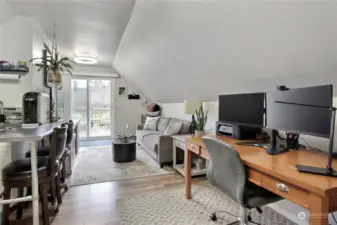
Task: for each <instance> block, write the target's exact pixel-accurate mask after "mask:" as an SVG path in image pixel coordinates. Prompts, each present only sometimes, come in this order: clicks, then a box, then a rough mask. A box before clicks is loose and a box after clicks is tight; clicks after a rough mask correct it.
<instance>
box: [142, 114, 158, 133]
mask: <svg viewBox="0 0 337 225" xmlns="http://www.w3.org/2000/svg"><path fill="white" fill-rule="evenodd" d="M158 121H159V116H158V117H149V116H148V117H146V121H145V124H144V128H143V129H144V130H157V123H158Z"/></svg>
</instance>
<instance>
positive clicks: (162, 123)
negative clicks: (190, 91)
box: [136, 117, 190, 167]
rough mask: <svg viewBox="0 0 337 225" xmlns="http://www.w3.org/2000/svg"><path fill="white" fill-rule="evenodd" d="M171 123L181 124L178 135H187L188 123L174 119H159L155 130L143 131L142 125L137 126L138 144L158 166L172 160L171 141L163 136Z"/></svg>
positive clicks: (167, 136)
mask: <svg viewBox="0 0 337 225" xmlns="http://www.w3.org/2000/svg"><path fill="white" fill-rule="evenodd" d="M171 123H182V124H183V125H182V128H181V130H180V134H188V133H189V130H190V122H189V121H185V120H180V119H176V118H169V117H160V118H159V120H158V123H157V129H156V130H143V125H140V124H138V125H137V131H136V137H137V144H139V145H140V146H141V147H142V148H143V149H144V150H145V151H146V152H147V153H148V154H149V155H150V156H151V157H152V158H153V159H154V160H155V161H156V162H157V163H158V164H159V165H160V167H162V166H163V164H165V163H171V162H172V160H173V147H172V144H173V141H172V137H171V136H169V135H164V132H165V130H166V128H167V126H168V125H169V124H171Z"/></svg>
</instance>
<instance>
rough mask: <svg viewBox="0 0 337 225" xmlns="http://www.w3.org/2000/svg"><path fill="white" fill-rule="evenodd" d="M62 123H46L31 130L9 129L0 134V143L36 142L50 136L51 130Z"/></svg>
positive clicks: (75, 122)
mask: <svg viewBox="0 0 337 225" xmlns="http://www.w3.org/2000/svg"><path fill="white" fill-rule="evenodd" d="M78 122H79V120H77V121H74V124H75V126H76V125H77V123H78ZM62 123H63V122H56V123H47V124H43V125H41V126H39V127H37V128H32V129H23V128H21V127H16V128H9V129H8V130H5V131H1V132H0V142H19V141H38V140H41V139H42V138H43V137H45V136H48V135H50V134H51V133H52V132H53V129H54V128H55V127H59V126H61V124H62Z"/></svg>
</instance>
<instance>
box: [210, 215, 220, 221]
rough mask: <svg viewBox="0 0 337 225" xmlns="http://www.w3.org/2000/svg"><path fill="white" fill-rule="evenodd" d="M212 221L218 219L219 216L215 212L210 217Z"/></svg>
mask: <svg viewBox="0 0 337 225" xmlns="http://www.w3.org/2000/svg"><path fill="white" fill-rule="evenodd" d="M209 218H210V219H211V220H212V221H217V220H218V217H217V216H216V214H215V213H212V214H211V216H210V217H209Z"/></svg>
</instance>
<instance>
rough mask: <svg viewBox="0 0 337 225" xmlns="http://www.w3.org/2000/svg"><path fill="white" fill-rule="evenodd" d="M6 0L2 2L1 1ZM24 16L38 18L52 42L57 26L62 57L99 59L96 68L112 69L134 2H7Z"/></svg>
mask: <svg viewBox="0 0 337 225" xmlns="http://www.w3.org/2000/svg"><path fill="white" fill-rule="evenodd" d="M0 1H3V0H0ZM8 2H9V3H10V5H11V6H12V7H13V8H15V9H16V10H17V11H18V12H20V13H21V14H23V15H28V16H31V17H33V18H35V19H36V21H37V23H38V24H39V26H40V27H41V29H42V30H43V31H44V32H45V33H46V34H47V36H48V37H49V39H50V40H52V37H53V23H54V22H55V23H56V34H57V43H58V47H59V50H60V53H61V55H62V56H68V57H70V58H73V57H74V56H75V55H76V54H91V55H94V56H97V59H98V61H99V63H98V64H97V66H101V67H111V66H112V61H113V58H114V57H115V55H116V50H117V48H118V45H119V43H120V40H121V38H122V36H123V33H124V30H125V27H126V26H127V23H128V21H129V17H130V14H131V12H132V8H133V4H134V0H99V1H93V0H66V1H65V0H40V1H36V0H8Z"/></svg>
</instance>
